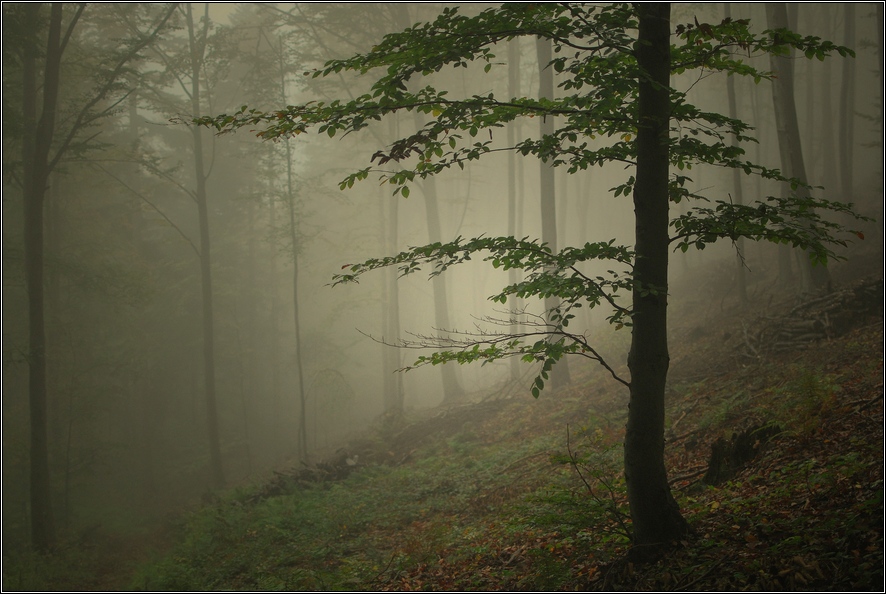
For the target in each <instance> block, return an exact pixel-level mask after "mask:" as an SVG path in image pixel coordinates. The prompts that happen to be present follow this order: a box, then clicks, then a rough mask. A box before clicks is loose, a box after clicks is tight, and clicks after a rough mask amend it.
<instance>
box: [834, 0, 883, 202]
mask: <svg viewBox="0 0 886 594" xmlns="http://www.w3.org/2000/svg"><path fill="white" fill-rule="evenodd" d="M843 18H844V19H845V22H844V23H843V26H844V27H845V37H844V40H843V44H844V45H845V46H847V47H854V46H855V4H854V3H853V2H846V3H844V4H843ZM882 41H883V40H882V39H880V42H881V43H882ZM841 63H842V65H843V80H842V83H841V84H840V189H841V191H842V193H843V196H842V201H843V202H851V201H852V191H853V189H852V187H853V183H852V181H853V178H852V165H853V160H852V153H853V150H854V148H855V60H851V59H850V60H842V61H841Z"/></svg>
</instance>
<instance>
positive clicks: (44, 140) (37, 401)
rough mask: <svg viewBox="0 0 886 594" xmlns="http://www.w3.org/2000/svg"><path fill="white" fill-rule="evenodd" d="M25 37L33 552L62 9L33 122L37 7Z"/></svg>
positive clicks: (45, 454) (39, 526) (54, 15)
mask: <svg viewBox="0 0 886 594" xmlns="http://www.w3.org/2000/svg"><path fill="white" fill-rule="evenodd" d="M25 10H26V15H27V16H26V22H28V23H29V33H30V34H31V35H33V36H34V37H33V38H31V39H29V40H28V42H27V45H26V47H25V51H24V57H23V64H22V87H23V93H22V99H23V106H22V107H23V109H22V112H23V124H24V135H23V140H22V163H23V165H24V172H23V173H24V189H23V190H24V191H23V197H24V250H25V275H26V279H27V280H26V283H27V288H28V401H29V406H30V429H31V443H30V456H31V460H30V469H31V470H30V472H31V475H30V486H31V544H32V545H33V546H34V548H35V549H36V550H38V551H47V550H49V549H51V548H52V547H53V546H54V545H55V522H54V519H53V513H52V491H51V489H50V476H49V443H48V434H47V420H48V419H47V402H46V399H47V396H46V328H45V321H44V307H45V303H44V292H43V203H44V198H45V193H46V184H47V182H48V179H49V172H50V167H49V151H50V148H51V146H52V137H53V132H54V129H55V112H56V106H57V102H58V88H59V74H60V69H61V46H60V43H61V22H62V5H61V4H59V3H56V4H53V5H52V9H51V14H50V20H49V34H48V38H47V43H46V56H45V66H44V70H43V110H42V112H41V114H40V120H39V122H38V121H37V55H38V50H37V45H36V37H37V31H38V30H39V24H38V18H39V11H40V5H39V4H29V5H27V6H26V7H25Z"/></svg>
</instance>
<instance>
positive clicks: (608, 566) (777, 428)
mask: <svg viewBox="0 0 886 594" xmlns="http://www.w3.org/2000/svg"><path fill="white" fill-rule="evenodd" d="M837 288H838V289H841V290H840V291H838V292H837V293H838V294H840V295H842V297H840V296H839V295H838V296H837V297H832V298H829V299H824V300H821V299H819V300H806V301H805V302H803V303H798V301H797V300H796V299H795V298H790V299H789V298H785V299H783V300H782V301H779V300H778V299H773V300H771V301H770V303H769V305H768V306H767V309H766V311H765V312H762V313H760V312H758V313H756V314H753V315H750V314H747V313H743V310H741V309H740V308H738V307H737V306H735V307H732V308H729V307H724V306H722V305H721V309H720V310H719V311H716V308H715V310H714V311H710V312H707V313H705V314H704V315H694V316H691V317H690V316H684V317H680V316H679V313H680V312H675V313H676V314H677V315H675V317H674V319H676V320H678V321H677V322H675V323H674V324H672V327H671V333H672V341H671V345H672V346H671V351H672V352H671V373H670V378H669V383H668V394H667V397H668V410H667V430H666V437H667V451H666V456H667V460H666V464H667V468H668V471H669V476H670V477H671V484H672V487H673V490H674V494H675V497H676V498H677V501H678V503H679V505H680V507H681V509H682V511H683V513H684V516H685V517H686V518H687V520H688V521H689V524H690V526H691V529H692V533H691V535H690V536H688V537H687V538H686V539H685V540H683V541H681V542H679V543H675V545H674V547H673V549H672V550H671V551H670V552H669V553H667V554H666V555H665V556H664V557H662V558H661V559H659V560H658V561H655V562H652V563H647V564H635V563H632V562H630V561H629V560H628V557H627V552H628V550H629V548H630V540H629V537H628V533H629V530H630V519H629V516H628V511H627V503H626V497H625V486H624V478H623V475H622V472H621V463H622V462H621V453H622V449H621V444H622V440H623V433H624V422H625V415H626V404H627V394H626V390H625V389H624V387H623V386H621V385H620V384H618V383H617V382H615V381H614V380H612V379H611V378H610V377H608V376H607V375H606V374H605V373H604V372H603V371H602V370H600V369H594V368H587V369H579V368H578V367H574V368H573V382H572V384H571V385H570V386H569V387H568V388H566V389H563V390H560V391H558V392H556V393H552V392H548V391H546V392H544V393H543V394H542V396H541V398H540V399H538V400H534V399H532V398H531V397H530V396H529V395H528V393H527V394H523V393H522V392H520V394H518V395H517V396H515V397H512V398H507V399H497V400H486V401H478V402H472V403H465V404H463V405H460V406H455V407H449V408H445V409H444V408H440V409H437V410H434V411H425V412H424V413H422V414H421V415H417V414H416V415H413V416H412V417H411V418H410V419H409V422H407V423H404V424H401V425H398V426H396V427H393V426H383V425H379V426H378V427H376V428H375V429H374V430H373V431H372V432H371V433H370V434H368V435H367V436H366V437H365V438H363V439H361V440H357V441H354V442H352V443H351V444H349V446H348V448H347V451H342V452H340V453H339V455H338V456H336V457H333V458H330V459H328V460H326V461H325V462H323V463H320V464H317V465H315V466H314V467H312V468H311V469H300V470H287V471H281V472H278V473H275V474H274V475H273V476H272V477H270V478H269V479H267V480H265V481H261V482H257V483H256V484H252V485H248V486H242V487H239V488H236V489H233V490H230V491H228V492H225V493H222V494H220V495H219V498H218V500H216V501H215V502H213V503H210V504H207V505H205V506H203V507H201V508H200V509H198V510H195V511H192V512H189V513H187V514H185V515H184V516H182V517H179V518H177V519H176V520H175V521H174V522H173V523H172V524H171V525H170V526H168V527H166V528H164V529H163V530H158V531H156V532H152V533H146V534H143V535H142V536H140V537H139V538H137V539H133V538H129V539H122V538H114V537H111V536H109V535H105V534H94V535H85V536H82V537H81V540H80V541H78V542H72V543H70V544H69V545H68V546H67V547H66V548H65V549H64V550H62V551H60V552H59V553H57V554H56V555H55V557H54V558H53V560H51V561H47V560H38V559H32V560H31V561H30V563H31V565H28V564H27V563H23V562H21V561H20V562H18V563H16V564H12V565H10V564H8V563H6V562H4V569H3V582H4V584H3V585H4V590H32V589H35V590H129V589H134V590H185V591H191V590H373V591H408V590H432V591H452V590H501V591H508V590H510V591H514V590H542V591H546V590H633V591H637V590H675V591H676V590H713V591H731V590H746V589H751V590H850V591H868V590H876V591H882V589H883V577H884V576H883V561H884V557H883V553H884V550H883V546H884V543H883V528H884V524H883V521H884V513H883V510H884V507H883V506H884V498H883V497H884V491H883V427H884V423H883V420H884V417H883V359H884V353H883V348H884V346H883V345H884V336H883V315H882V314H883V310H882V300H883V284H882V276H879V275H878V276H877V277H874V278H868V280H867V281H863V282H858V281H853V282H851V283H850V282H848V281H847V282H846V283H844V284H843V285H841V286H838V287H837ZM684 307H685V308H687V310H690V309H691V308H692V307H693V305H692V304H691V303H687V304H686V305H685V306H684ZM846 312H851V315H849V314H847V313H846ZM679 320H687V321H686V322H685V323H680V322H679ZM816 320H818V322H819V323H818V325H816V324H815V323H814V322H815V321H816ZM615 334H617V335H618V336H616V337H615V338H613V340H616V341H618V340H621V341H625V340H626V339H627V335H626V332H624V331H623V332H622V333H615ZM622 335H624V336H622ZM622 346H623V345H622ZM530 379H531V376H529V377H528V378H527V380H526V381H525V382H524V383H525V384H526V385H528V383H529V380H530ZM526 392H528V390H526ZM15 572H18V573H17V574H16V573H15Z"/></svg>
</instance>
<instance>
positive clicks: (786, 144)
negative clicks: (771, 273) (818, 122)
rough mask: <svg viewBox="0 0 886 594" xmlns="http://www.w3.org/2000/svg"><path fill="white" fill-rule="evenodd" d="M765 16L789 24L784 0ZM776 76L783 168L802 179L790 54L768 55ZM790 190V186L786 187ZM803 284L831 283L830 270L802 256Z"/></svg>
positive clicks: (773, 25) (776, 25)
mask: <svg viewBox="0 0 886 594" xmlns="http://www.w3.org/2000/svg"><path fill="white" fill-rule="evenodd" d="M766 17H767V22H768V25H769V28H770V29H784V28H787V24H788V23H787V20H788V19H787V11H786V9H785V5H784V3H782V2H773V3H770V4H767V5H766ZM769 59H770V63H771V64H772V70H773V71H774V72H775V73H776V78H775V80H774V81H773V82H772V99H773V103H774V106H775V126H776V128H777V130H778V149H779V153H780V155H781V164H782V170H783V171H784V173H786V174H787V175H788V177H792V178H797V179H800V180H803V181H806V179H808V178H807V177H806V167H805V165H804V163H803V149H802V144H801V142H800V127H799V124H798V123H797V108H796V102H795V100H794V67H793V64H792V63H791V59H790V57H789V56H776V55H775V54H770V55H769ZM787 191H790V188H787ZM796 192H797V194H799V195H808V190H805V189H803V188H798V189H797V190H796ZM800 261H801V263H802V264H801V274H802V279H803V288H804V290H806V291H814V290H817V289H821V288H823V287H825V286H826V285H827V284H828V280H829V275H828V270H827V268H825V267H824V266H815V267H813V266H812V264H811V262H810V260H809V258H802V259H801V260H800Z"/></svg>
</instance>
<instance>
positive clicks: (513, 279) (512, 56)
mask: <svg viewBox="0 0 886 594" xmlns="http://www.w3.org/2000/svg"><path fill="white" fill-rule="evenodd" d="M508 95H509V96H511V97H519V96H520V42H519V38H514V39H512V40H510V41H509V42H508ZM507 142H508V146H509V147H512V146H514V145H515V144H516V143H517V131H516V123H515V122H508V123H507ZM508 235H509V236H511V237H516V236H517V155H515V154H514V151H508ZM516 283H517V268H516V267H512V268H510V269H509V270H508V284H509V285H514V284H516ZM519 310H520V302H519V301H518V299H517V297H514V298H513V300H512V304H511V311H512V312H514V313H513V315H512V316H511V318H512V320H514V323H512V324H511V325H510V328H509V329H508V331H509V332H510V333H511V334H512V335H515V334H517V333H518V332H519V331H520V325H519V324H517V323H516V321H517V314H516V312H518V311H519ZM520 370H521V362H520V359H519V358H518V357H511V361H510V371H511V379H512V380H516V379H518V378H519V377H520Z"/></svg>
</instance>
